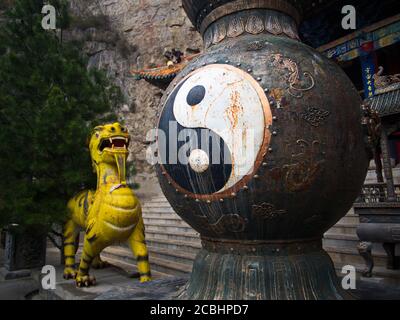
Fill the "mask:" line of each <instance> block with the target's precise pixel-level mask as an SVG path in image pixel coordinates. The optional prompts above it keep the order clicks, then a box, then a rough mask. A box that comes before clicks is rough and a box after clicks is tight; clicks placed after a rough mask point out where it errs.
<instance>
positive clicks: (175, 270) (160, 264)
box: [102, 246, 192, 276]
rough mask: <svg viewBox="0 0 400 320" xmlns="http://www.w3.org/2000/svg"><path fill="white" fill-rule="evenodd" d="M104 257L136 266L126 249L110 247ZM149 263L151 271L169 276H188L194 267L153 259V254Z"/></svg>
mask: <svg viewBox="0 0 400 320" xmlns="http://www.w3.org/2000/svg"><path fill="white" fill-rule="evenodd" d="M102 256H103V257H104V258H105V259H109V258H111V259H115V260H120V261H122V262H124V263H125V264H130V265H131V266H132V267H134V266H135V265H136V260H135V258H134V257H133V256H132V254H131V252H130V250H129V249H128V248H125V247H117V246H113V247H108V248H106V249H105V250H104V251H103V252H102ZM149 261H150V267H151V269H154V270H156V271H158V272H161V273H165V274H169V275H177V276H187V274H188V273H190V272H191V271H192V266H190V265H188V264H183V263H179V262H174V261H171V260H165V259H161V258H156V257H152V255H151V254H150V255H149Z"/></svg>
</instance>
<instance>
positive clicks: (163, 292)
mask: <svg viewBox="0 0 400 320" xmlns="http://www.w3.org/2000/svg"><path fill="white" fill-rule="evenodd" d="M3 256H4V252H3V251H2V250H1V249H0V267H1V266H2V265H3ZM46 263H47V264H51V265H54V266H55V267H56V280H57V285H56V290H49V291H44V290H39V284H40V274H39V270H33V272H32V276H31V277H28V278H23V279H17V280H7V281H4V280H3V281H2V280H0V300H25V299H34V300H170V299H171V300H173V299H175V297H176V296H177V294H178V293H179V291H180V290H181V288H182V287H183V286H184V284H185V283H186V281H187V279H184V278H175V277H169V276H166V275H164V274H161V273H157V272H154V273H153V279H154V280H153V281H152V282H148V283H143V284H142V283H140V282H139V279H137V277H136V276H135V274H136V270H134V269H133V270H132V269H131V267H130V268H128V269H127V268H126V266H117V265H113V266H110V267H109V268H106V269H103V270H93V275H94V276H96V279H97V285H96V286H94V287H91V288H76V286H75V283H74V281H72V280H68V281H67V280H64V279H63V277H62V272H63V268H62V266H61V265H60V255H59V252H58V250H57V249H55V248H48V252H47V261H46ZM352 293H353V295H354V296H355V297H356V298H358V299H362V300H371V299H378V300H400V283H394V282H393V281H391V282H387V281H386V280H383V279H370V280H368V281H366V280H358V281H357V290H354V291H352Z"/></svg>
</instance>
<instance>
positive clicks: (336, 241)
mask: <svg viewBox="0 0 400 320" xmlns="http://www.w3.org/2000/svg"><path fill="white" fill-rule="evenodd" d="M359 243H360V240H359V239H358V237H357V235H353V234H341V233H333V232H329V231H328V232H327V233H325V235H324V239H323V244H324V246H326V247H330V248H335V247H341V248H347V247H351V248H357V245H358V244H359Z"/></svg>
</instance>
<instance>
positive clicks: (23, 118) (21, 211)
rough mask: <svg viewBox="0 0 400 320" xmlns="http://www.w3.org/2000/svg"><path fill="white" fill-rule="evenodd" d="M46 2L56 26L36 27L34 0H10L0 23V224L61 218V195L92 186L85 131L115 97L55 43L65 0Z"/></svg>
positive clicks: (81, 60) (107, 114)
mask: <svg viewBox="0 0 400 320" xmlns="http://www.w3.org/2000/svg"><path fill="white" fill-rule="evenodd" d="M46 3H47V2H46ZM49 3H50V4H52V5H54V6H55V8H56V12H57V20H56V23H57V28H59V29H58V30H57V31H51V30H44V29H43V28H42V24H41V21H42V18H43V15H42V13H41V10H42V7H43V5H44V1H42V0H16V1H15V3H14V5H13V7H12V8H11V9H10V10H9V11H8V12H7V18H6V23H5V24H4V25H2V26H0V146H1V147H0V172H1V175H0V227H1V226H4V225H7V224H11V223H16V224H19V225H22V226H32V225H42V226H50V225H51V224H52V223H55V222H62V221H63V219H64V218H65V215H66V202H67V201H68V199H69V198H70V197H71V196H73V194H74V193H75V192H77V191H79V190H80V189H81V188H82V187H86V188H87V187H93V186H95V175H94V174H93V172H92V169H91V165H90V159H89V153H88V150H87V149H86V148H85V146H86V142H87V138H88V136H89V133H90V130H91V128H93V126H95V125H96V124H98V123H100V122H103V121H107V120H111V119H110V118H112V117H114V114H113V112H112V111H113V110H114V109H115V108H116V106H117V105H119V104H120V103H121V94H120V91H119V90H118V88H116V87H115V86H112V85H110V81H109V80H107V79H106V77H105V75H104V73H102V72H100V71H98V70H88V69H87V59H86V58H85V57H83V56H82V54H81V50H80V49H79V47H77V46H76V45H75V44H74V45H72V44H71V43H64V42H63V41H62V37H61V34H62V32H61V31H60V28H61V29H63V28H66V27H68V23H69V16H68V10H67V3H66V1H65V0H56V1H49ZM106 118H107V119H106Z"/></svg>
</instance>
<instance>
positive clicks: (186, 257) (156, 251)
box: [147, 246, 196, 266]
mask: <svg viewBox="0 0 400 320" xmlns="http://www.w3.org/2000/svg"><path fill="white" fill-rule="evenodd" d="M147 249H148V250H149V252H150V255H151V257H153V258H157V259H163V260H171V261H174V262H179V263H183V264H187V265H189V266H192V265H193V261H194V259H195V258H196V253H194V252H184V251H180V250H169V249H163V248H159V247H152V246H147Z"/></svg>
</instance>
